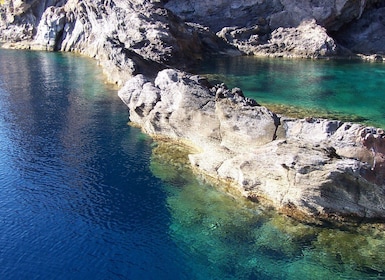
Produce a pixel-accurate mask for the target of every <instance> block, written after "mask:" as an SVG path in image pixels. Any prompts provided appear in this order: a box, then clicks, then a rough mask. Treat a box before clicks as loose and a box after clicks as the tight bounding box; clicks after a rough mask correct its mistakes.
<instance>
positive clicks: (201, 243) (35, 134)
mask: <svg viewBox="0 0 385 280" xmlns="http://www.w3.org/2000/svg"><path fill="white" fill-rule="evenodd" d="M102 79H103V77H102V75H101V72H100V69H99V68H97V67H96V64H95V62H94V61H92V60H88V59H85V58H82V57H78V56H74V55H69V54H57V53H42V52H24V51H7V50H0V222H1V227H0V276H1V277H0V278H1V279H384V271H385V265H384V264H385V256H384V254H383V252H384V251H385V233H384V230H383V229H384V228H383V227H381V226H380V225H376V227H372V226H371V225H369V226H360V227H358V226H357V227H345V228H334V229H333V228H327V227H316V226H311V225H306V224H300V223H297V222H295V221H293V220H290V219H288V218H285V217H284V216H280V215H278V214H277V213H275V212H274V211H271V210H269V209H265V208H263V207H261V206H258V205H255V204H251V203H250V202H248V201H246V200H242V199H233V198H232V197H229V196H227V195H225V194H224V193H222V192H220V191H218V190H217V189H216V188H214V187H212V186H210V185H207V184H205V183H203V182H202V181H201V180H198V179H197V178H196V177H195V176H194V175H193V174H192V173H191V172H190V170H189V169H188V168H186V151H185V150H184V149H183V148H181V147H178V146H175V145H165V144H163V143H159V144H155V143H153V142H152V141H151V140H150V139H148V138H147V137H146V136H144V135H143V134H141V133H140V131H139V130H138V129H135V128H132V127H129V126H127V121H128V119H127V109H126V107H125V106H124V105H123V103H122V102H121V101H120V100H119V99H118V97H117V94H116V89H114V88H111V87H108V86H107V85H105V84H103V80H102Z"/></svg>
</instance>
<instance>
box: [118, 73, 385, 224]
mask: <svg viewBox="0 0 385 280" xmlns="http://www.w3.org/2000/svg"><path fill="white" fill-rule="evenodd" d="M199 81H200V80H199V79H197V78H196V77H195V76H194V77H192V76H190V75H188V74H186V73H183V72H180V71H177V70H172V69H166V70H163V71H161V72H159V74H158V76H157V77H156V79H155V80H150V79H147V78H145V77H144V76H143V75H138V76H135V77H134V78H132V79H130V80H129V81H128V82H127V83H126V84H125V86H124V87H123V88H122V89H121V90H120V91H119V96H120V97H121V98H122V100H123V101H124V102H125V103H126V104H127V106H128V107H129V109H130V119H131V120H132V121H133V122H134V123H136V124H138V125H139V126H140V127H142V129H143V131H144V132H146V133H148V134H150V135H153V136H162V137H168V138H171V139H173V140H176V141H183V142H184V143H188V144H189V145H191V146H193V147H195V148H196V149H198V150H199V152H198V153H194V154H191V155H189V159H190V162H191V164H192V166H193V168H194V169H196V170H199V172H201V173H202V172H203V173H205V174H207V175H208V176H209V177H211V178H213V179H214V180H219V181H222V182H223V181H225V182H228V183H230V184H231V185H232V186H233V189H235V190H237V192H238V193H239V194H242V195H243V196H245V197H248V198H250V199H251V200H258V201H261V200H262V201H265V200H268V201H270V203H271V204H273V205H274V206H275V207H276V208H278V209H280V210H281V211H283V212H285V213H287V214H289V215H294V216H295V215H298V216H300V215H301V213H305V214H306V215H307V216H313V217H318V218H327V219H330V218H333V217H345V218H368V219H384V218H385V195H384V190H385V181H384V174H385V168H384V164H383V160H382V159H383V156H384V152H385V151H384V149H383V145H384V144H383V143H382V142H383V141H385V139H384V138H382V137H383V136H382V134H381V131H382V130H378V131H377V130H374V129H369V128H365V127H364V126H362V125H358V124H352V123H342V122H339V121H332V120H326V119H313V118H307V119H299V120H296V119H289V118H284V117H280V116H278V115H276V114H274V113H272V112H271V111H269V110H268V109H266V108H265V107H263V106H259V105H258V104H257V103H256V102H252V101H250V100H249V99H247V98H245V97H243V95H242V94H240V93H239V90H234V91H231V90H229V89H227V88H226V87H225V86H224V85H219V86H216V87H211V88H210V87H207V86H206V85H205V83H203V82H199ZM363 130H364V132H362V131H363ZM372 134H373V138H372V137H371V136H370V135H372ZM368 135H369V136H368ZM374 135H377V136H374Z"/></svg>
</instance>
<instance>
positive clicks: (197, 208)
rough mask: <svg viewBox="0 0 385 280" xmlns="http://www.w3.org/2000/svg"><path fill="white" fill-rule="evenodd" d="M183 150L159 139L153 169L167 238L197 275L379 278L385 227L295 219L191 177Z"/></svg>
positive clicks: (384, 272)
mask: <svg viewBox="0 0 385 280" xmlns="http://www.w3.org/2000/svg"><path fill="white" fill-rule="evenodd" d="M189 152H190V151H189V150H188V148H187V147H186V146H183V145H180V144H177V143H173V142H167V141H158V142H157V143H156V144H155V146H154V149H153V154H152V161H151V170H152V172H153V173H154V174H155V175H156V176H157V177H159V178H161V179H162V180H163V181H165V183H166V184H165V185H166V188H167V193H168V198H167V203H168V208H169V211H170V213H171V217H172V220H171V223H170V235H171V236H172V238H173V240H174V242H175V243H176V244H177V245H178V247H180V248H181V249H182V250H183V251H185V252H186V254H188V255H191V256H192V258H191V259H192V260H193V261H194V264H193V266H194V267H196V268H197V269H196V270H195V269H194V270H195V271H197V273H199V272H198V271H202V273H203V271H205V273H206V274H205V275H203V274H202V275H196V278H197V279H207V278H210V279H364V278H365V279H368V278H371V277H373V278H374V279H378V278H377V277H385V255H384V254H383V253H382V252H384V250H385V233H384V231H383V229H384V225H379V224H363V225H341V226H333V227H325V226H322V227H321V226H317V225H314V224H306V223H301V222H298V221H296V220H293V219H291V218H289V217H286V216H284V215H281V214H279V213H277V212H275V211H274V210H272V209H270V208H269V207H267V206H262V205H259V204H256V203H252V202H250V201H248V200H246V199H244V198H241V197H233V196H229V195H228V194H225V193H224V192H221V191H220V190H218V189H217V188H215V187H213V186H212V185H210V184H207V183H205V181H204V180H203V179H199V178H197V177H196V175H195V174H193V172H192V171H191V169H190V168H189V162H188V153H189ZM199 267H202V269H201V270H200V269H199ZM208 267H209V269H207V268H208ZM203 268H205V269H203ZM207 271H210V273H211V275H207Z"/></svg>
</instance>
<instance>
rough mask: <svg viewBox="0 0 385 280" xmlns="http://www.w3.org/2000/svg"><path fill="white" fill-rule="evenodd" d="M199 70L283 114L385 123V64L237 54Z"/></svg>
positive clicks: (208, 64)
mask: <svg viewBox="0 0 385 280" xmlns="http://www.w3.org/2000/svg"><path fill="white" fill-rule="evenodd" d="M198 71H199V72H200V73H203V74H209V75H210V76H211V77H212V78H213V79H218V80H220V81H224V82H225V83H226V84H227V85H228V86H229V87H240V88H241V89H242V90H243V91H244V93H245V94H246V95H247V96H249V97H252V98H254V99H256V100H257V101H258V102H259V103H261V104H263V105H267V106H268V107H269V106H270V107H271V108H272V109H273V110H275V111H278V112H282V113H290V114H294V115H297V114H298V115H301V116H302V115H314V116H322V117H330V118H339V119H343V120H347V121H358V122H363V123H367V124H370V125H375V126H380V127H385V110H384V108H385V64H384V63H370V62H367V63H363V62H360V61H354V60H317V61H314V60H300V59H298V60H287V59H261V58H253V57H235V58H228V59H226V58H213V59H211V60H208V61H206V62H204V63H203V65H202V66H201V68H200V69H199V70H198ZM281 105H285V106H284V107H281Z"/></svg>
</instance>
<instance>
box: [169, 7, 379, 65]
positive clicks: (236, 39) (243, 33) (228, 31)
mask: <svg viewBox="0 0 385 280" xmlns="http://www.w3.org/2000/svg"><path fill="white" fill-rule="evenodd" d="M384 5H385V3H384V2H383V1H376V0H360V1H356V0H343V1H340V0H338V1H336V0H326V1H322V3H321V2H320V1H305V0H295V1H292V0H275V1H268V0H254V1H241V0H237V1H230V0H223V1H210V2H207V1H202V0H198V1H190V0H182V1H179V0H169V1H168V2H167V4H166V7H167V8H169V9H170V10H171V11H173V12H174V13H176V14H178V15H179V16H181V17H182V18H183V19H185V20H187V21H198V22H200V23H201V24H204V25H207V26H209V27H210V28H212V29H213V30H214V31H216V32H218V35H219V36H220V37H223V38H225V39H226V40H227V41H228V42H229V43H230V44H233V45H235V46H237V47H239V48H240V49H241V50H243V51H245V52H246V53H248V54H257V55H268V56H287V57H323V56H324V55H322V54H323V53H325V55H326V56H336V55H338V56H341V55H348V56H351V55H353V54H354V53H360V54H364V55H370V54H375V53H376V54H379V55H380V57H381V59H382V55H383V54H384V51H383V46H384V44H383V39H382V38H383V36H381V34H382V33H383V29H384V28H383V24H382V16H381V15H382V14H383V13H381V7H383V6H384ZM315 24H316V25H318V26H317V27H315V26H314V25H315ZM283 37H284V39H282V38H283ZM303 39H305V40H303ZM336 39H338V40H336ZM381 42H382V43H381ZM336 46H339V48H336ZM350 50H351V51H352V52H350ZM312 51H314V53H310V52H312ZM320 54H321V55H320ZM380 57H377V59H379V58H380Z"/></svg>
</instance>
